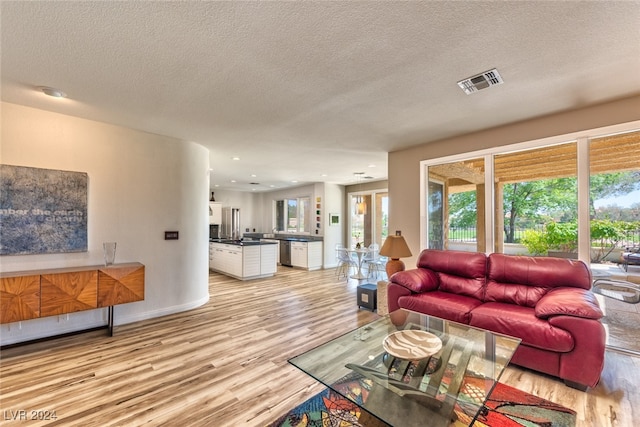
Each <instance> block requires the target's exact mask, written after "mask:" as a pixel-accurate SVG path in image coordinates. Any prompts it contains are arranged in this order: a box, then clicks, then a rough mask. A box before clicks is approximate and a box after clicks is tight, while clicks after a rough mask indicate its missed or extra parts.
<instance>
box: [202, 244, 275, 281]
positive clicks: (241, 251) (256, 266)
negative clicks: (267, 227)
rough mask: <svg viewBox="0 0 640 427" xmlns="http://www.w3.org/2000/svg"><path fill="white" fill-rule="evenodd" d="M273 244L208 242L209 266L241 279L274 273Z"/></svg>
mask: <svg viewBox="0 0 640 427" xmlns="http://www.w3.org/2000/svg"><path fill="white" fill-rule="evenodd" d="M276 249H277V245H275V244H259V243H256V244H249V245H245V244H240V243H218V242H210V243H209V268H210V269H211V270H214V271H217V272H220V273H223V274H226V275H228V276H232V277H235V278H237V279H241V280H248V279H256V278H259V277H268V276H273V275H274V274H275V273H276V267H277V266H276Z"/></svg>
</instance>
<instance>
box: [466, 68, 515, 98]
mask: <svg viewBox="0 0 640 427" xmlns="http://www.w3.org/2000/svg"><path fill="white" fill-rule="evenodd" d="M502 83H504V82H503V81H502V77H500V73H498V70H496V69H495V68H494V69H493V70H489V71H485V72H484V73H480V74H478V75H476V76H473V77H469V78H468V79H464V80H460V81H459V82H458V86H460V88H461V89H462V90H463V91H464V93H466V94H467V95H471V94H472V93H474V92H477V91H479V90H482V89H486V88H488V87H489V86H495V85H499V84H502Z"/></svg>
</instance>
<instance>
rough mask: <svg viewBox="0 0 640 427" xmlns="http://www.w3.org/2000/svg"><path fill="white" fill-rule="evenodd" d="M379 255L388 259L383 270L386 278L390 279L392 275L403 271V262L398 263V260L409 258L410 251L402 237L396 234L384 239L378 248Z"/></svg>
mask: <svg viewBox="0 0 640 427" xmlns="http://www.w3.org/2000/svg"><path fill="white" fill-rule="evenodd" d="M380 255H382V256H386V257H388V258H389V261H388V262H387V265H386V267H385V269H386V270H387V277H391V276H392V275H393V273H397V272H398V271H403V270H404V262H402V261H400V258H403V257H408V256H411V251H410V250H409V246H407V242H405V241H404V237H402V235H400V233H398V232H396V235H395V236H388V237H387V238H386V239H385V241H384V244H383V245H382V248H380Z"/></svg>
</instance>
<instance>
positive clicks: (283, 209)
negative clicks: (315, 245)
mask: <svg viewBox="0 0 640 427" xmlns="http://www.w3.org/2000/svg"><path fill="white" fill-rule="evenodd" d="M310 206H311V204H310V198H309V197H299V198H297V199H284V200H276V201H275V210H276V214H275V224H274V227H275V229H276V230H277V231H285V232H287V233H309V232H310V230H309V224H311V221H310V214H311V211H310Z"/></svg>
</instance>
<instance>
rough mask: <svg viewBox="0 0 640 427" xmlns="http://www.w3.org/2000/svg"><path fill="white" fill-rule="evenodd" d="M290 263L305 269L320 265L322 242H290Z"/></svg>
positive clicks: (315, 267)
mask: <svg viewBox="0 0 640 427" xmlns="http://www.w3.org/2000/svg"><path fill="white" fill-rule="evenodd" d="M291 265H292V266H293V267H298V268H304V269H307V270H318V269H320V268H321V267H322V242H291Z"/></svg>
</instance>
